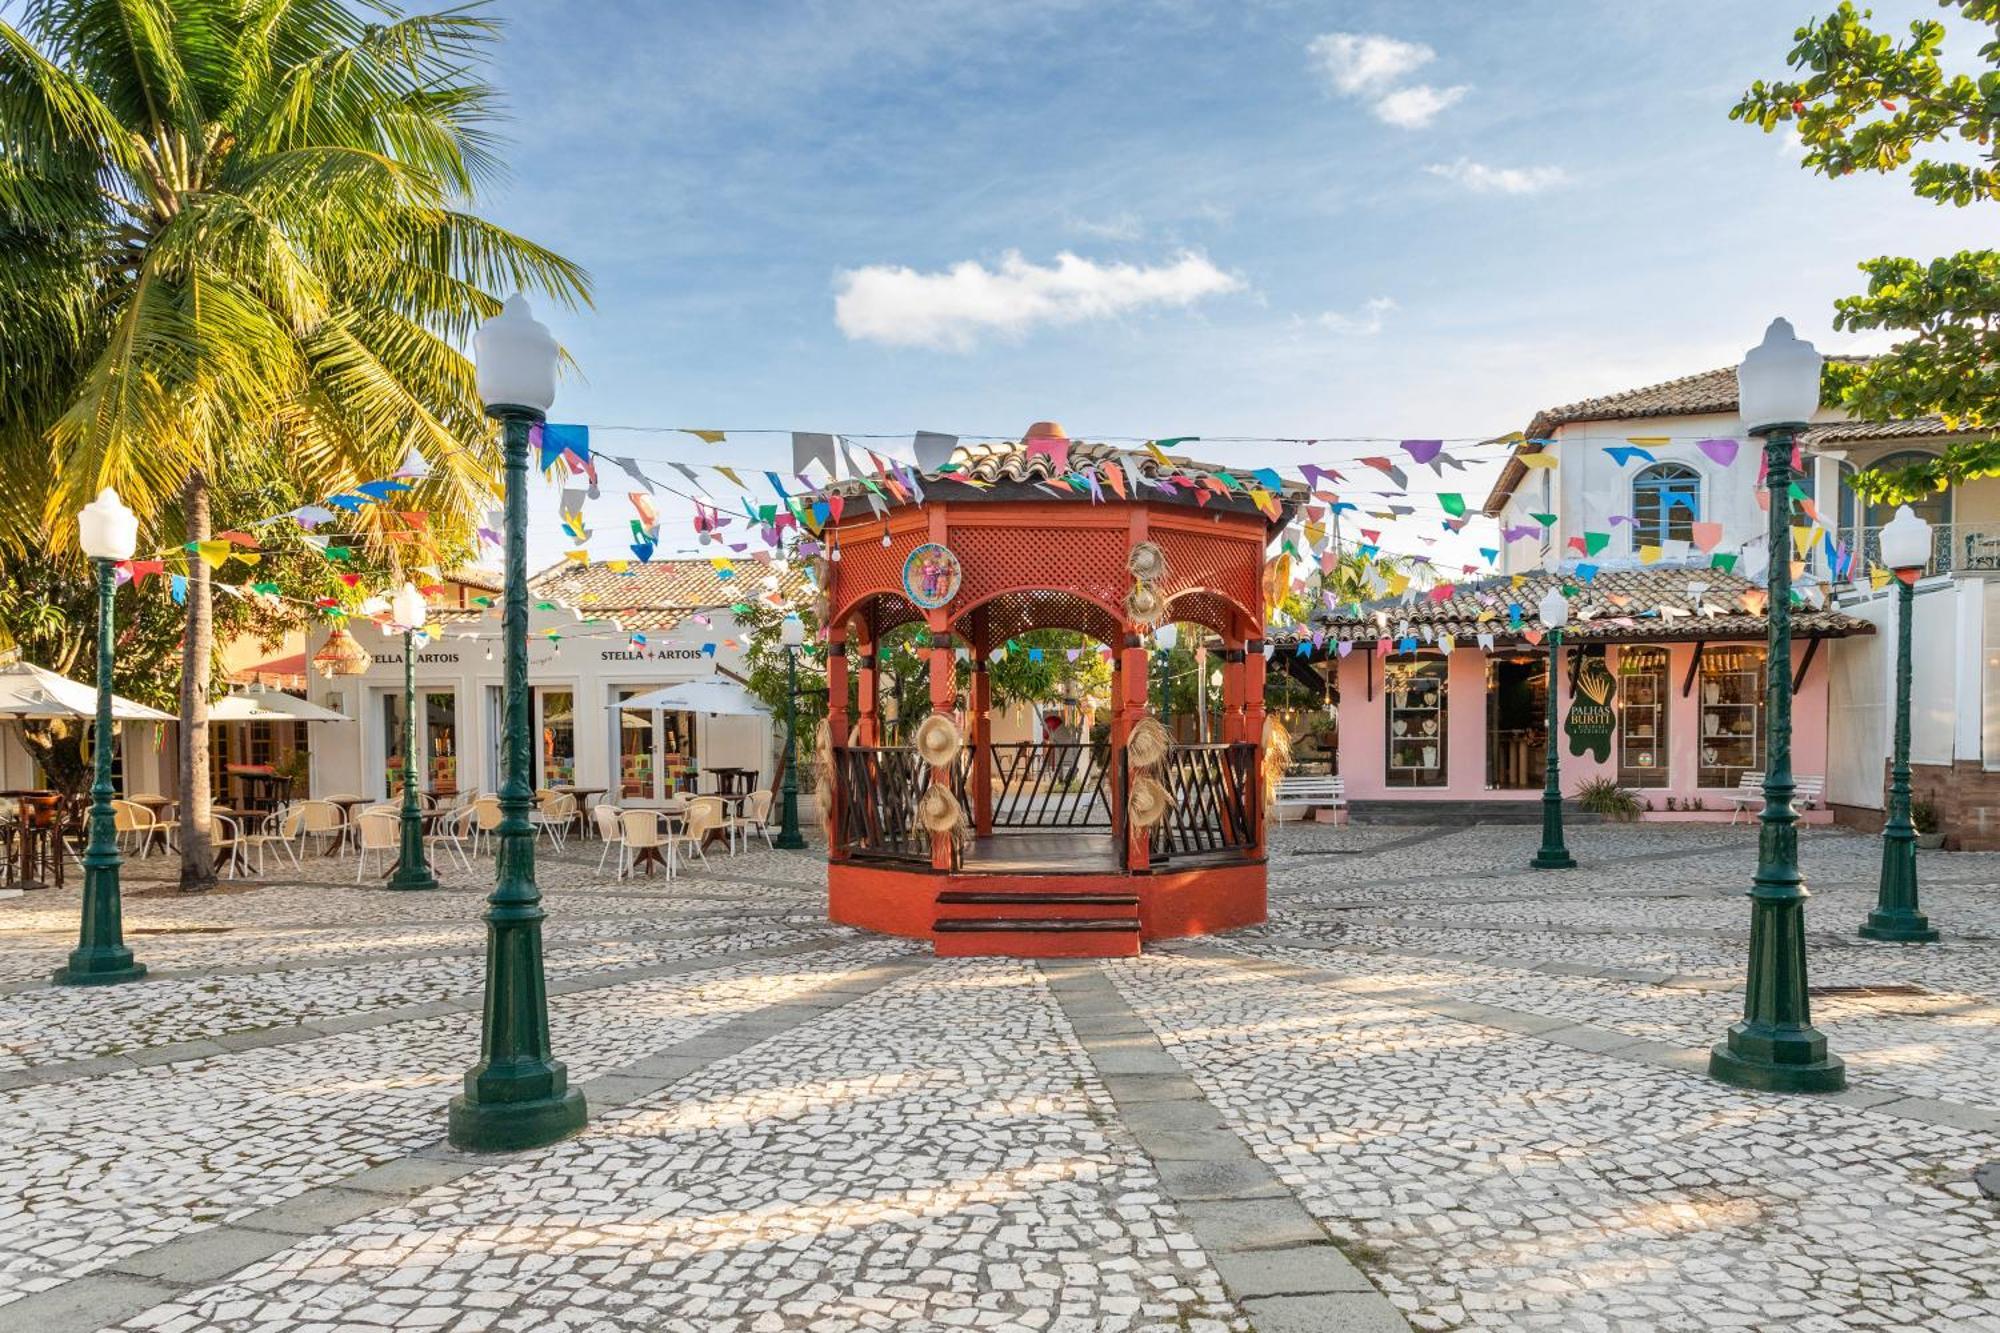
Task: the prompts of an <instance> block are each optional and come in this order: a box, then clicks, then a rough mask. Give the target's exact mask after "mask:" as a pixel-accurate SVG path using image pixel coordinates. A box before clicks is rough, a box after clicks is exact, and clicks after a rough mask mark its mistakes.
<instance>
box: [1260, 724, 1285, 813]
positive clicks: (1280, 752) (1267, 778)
mask: <svg viewBox="0 0 2000 1333" xmlns="http://www.w3.org/2000/svg"><path fill="white" fill-rule="evenodd" d="M1291 762H1292V733H1291V732H1289V731H1287V730H1285V728H1284V727H1283V725H1281V724H1280V723H1279V721H1278V719H1277V718H1275V717H1272V716H1271V715H1270V714H1268V713H1266V714H1265V715H1264V771H1263V773H1262V774H1261V776H1262V778H1263V780H1264V803H1265V804H1266V805H1271V804H1274V803H1275V802H1276V801H1277V799H1278V783H1279V782H1280V781H1281V780H1282V779H1283V778H1284V776H1285V769H1286V768H1287V767H1288V766H1290V764H1291Z"/></svg>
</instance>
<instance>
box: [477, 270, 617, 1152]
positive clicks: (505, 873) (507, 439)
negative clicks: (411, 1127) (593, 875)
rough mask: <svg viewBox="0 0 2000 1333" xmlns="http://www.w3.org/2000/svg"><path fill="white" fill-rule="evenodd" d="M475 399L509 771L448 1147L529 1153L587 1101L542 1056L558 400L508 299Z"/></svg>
mask: <svg viewBox="0 0 2000 1333" xmlns="http://www.w3.org/2000/svg"><path fill="white" fill-rule="evenodd" d="M473 354H474V358H475V360H476V361H477V363H478V372H479V373H478V384H479V397H480V401H482V402H483V403H485V405H486V411H487V414H488V415H489V416H493V417H497V418H498V419H499V421H500V430H501V448H502V456H503V459H504V461H505V464H506V478H507V498H506V505H507V534H506V536H507V574H506V594H505V596H506V610H505V614H504V616H503V618H502V622H501V623H502V636H503V638H504V639H505V641H506V666H505V682H506V694H505V715H506V719H505V728H504V730H505V743H504V753H505V764H504V772H503V776H502V778H501V784H500V827H499V829H498V830H497V832H498V841H499V848H500V854H499V862H500V875H499V882H498V884H496V885H495V886H494V889H493V892H492V894H491V895H490V896H489V897H488V898H487V899H486V904H487V906H486V1004H485V1009H484V1013H483V1016H482V1019H481V1022H480V1037H479V1063H478V1064H476V1065H474V1066H473V1067H472V1068H471V1069H469V1070H467V1071H466V1075H465V1091H464V1093H463V1094H461V1095H460V1096H457V1097H454V1098H452V1100H451V1117H450V1134H451V1142H452V1144H453V1146H454V1147H459V1148H468V1149H472V1150H474V1151H498V1150H505V1149H510V1148H533V1147H538V1146H540V1145H541V1144H544V1143H553V1142H554V1141H555V1140H557V1139H559V1138H562V1137H563V1136H565V1135H567V1134H573V1133H575V1132H576V1131H577V1130H579V1129H581V1128H583V1122H584V1120H585V1119H586V1116H587V1112H586V1111H585V1108H584V1104H583V1094H582V1093H581V1092H579V1091H577V1090H576V1089H574V1088H572V1087H570V1086H569V1073H568V1071H567V1070H566V1069H564V1068H563V1065H562V1062H561V1061H560V1060H557V1059H555V1058H554V1056H553V1055H552V1054H551V1053H550V1050H549V995H548V982H547V978H546V977H545V976H544V975H543V972H542V917H543V915H544V913H543V911H542V894H541V890H540V889H538V888H536V887H535V830H534V828H533V826H532V825H530V824H529V823H528V811H529V808H530V807H531V806H532V805H533V800H534V788H533V786H532V784H531V781H530V778H529V776H528V770H529V768H530V766H531V765H532V764H533V762H534V745H533V742H532V740H531V738H530V736H529V728H528V432H529V430H530V428H532V427H533V426H534V425H535V424H537V423H538V422H540V421H542V420H543V419H544V414H545V413H547V411H548V410H549V405H550V404H551V403H553V402H555V397H556V343H555V339H554V338H552V337H550V336H549V331H548V330H547V329H546V328H544V327H542V325H541V324H539V323H537V322H536V320H535V317H534V314H533V313H532V312H531V311H530V310H529V309H528V302H527V298H525V297H523V296H522V295H520V293H518V292H517V293H515V294H514V296H512V297H511V298H509V300H508V302H507V305H506V308H505V309H503V310H502V311H501V312H500V314H499V315H497V316H495V317H494V318H493V319H490V320H488V321H487V322H486V323H485V324H483V325H482V326H480V330H479V333H478V335H477V336H476V337H475V338H474V339H473Z"/></svg>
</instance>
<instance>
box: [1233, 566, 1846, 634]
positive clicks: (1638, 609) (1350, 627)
mask: <svg viewBox="0 0 2000 1333" xmlns="http://www.w3.org/2000/svg"><path fill="white" fill-rule="evenodd" d="M1552 586H1562V587H1573V588H1576V589H1577V590H1578V591H1577V594H1576V595H1575V596H1572V597H1571V598H1570V623H1569V626H1568V627H1567V628H1566V629H1564V631H1563V637H1564V638H1565V639H1566V640H1568V641H1570V642H1572V643H1660V642H1681V643H1684V642H1691V641H1695V640H1717V641H1720V640H1744V639H1753V640H1754V639H1762V638H1764V637H1765V635H1766V634H1768V633H1769V625H1768V622H1767V621H1766V618H1765V616H1764V614H1763V613H1762V612H1761V611H1752V610H1750V609H1749V607H1748V606H1747V605H1746V604H1745V603H1744V600H1743V594H1744V593H1746V592H1751V591H1753V590H1754V591H1755V592H1758V593H1761V592H1762V591H1763V589H1761V588H1759V587H1758V585H1756V584H1754V583H1752V582H1751V581H1750V580H1749V579H1746V578H1744V577H1743V576H1742V575H1740V574H1725V573H1723V572H1722V571H1721V570H1717V569H1697V568H1687V567H1684V566H1674V567H1662V566H1649V567H1645V568H1640V569H1619V570H1600V571H1599V572H1598V574H1597V576H1596V577H1595V578H1594V579H1592V580H1591V581H1590V582H1589V583H1580V582H1578V580H1577V579H1576V577H1575V576H1574V575H1567V574H1548V573H1541V572H1537V573H1533V574H1525V575H1522V576H1521V582H1520V586H1518V587H1516V586H1515V584H1514V580H1513V579H1512V578H1511V577H1508V578H1493V579H1485V580H1481V581H1480V582H1477V583H1461V584H1458V585H1457V586H1456V587H1454V588H1453V590H1452V593H1451V596H1449V597H1447V598H1446V599H1445V600H1443V601H1434V600H1432V599H1431V598H1429V597H1428V596H1426V595H1423V594H1419V595H1418V598H1417V600H1416V601H1414V602H1413V603H1411V604H1410V605H1408V606H1404V605H1402V604H1401V603H1400V602H1378V603H1375V604H1373V605H1370V606H1364V607H1363V608H1362V613H1361V614H1360V615H1358V616H1357V615H1355V614H1353V612H1352V610H1351V609H1347V610H1342V611H1338V612H1324V611H1322V612H1319V613H1317V614H1315V615H1314V616H1313V625H1314V627H1315V628H1319V629H1324V630H1325V631H1326V632H1327V635H1328V637H1330V638H1333V639H1353V640H1373V639H1378V638H1382V637H1385V635H1386V636H1387V637H1390V638H1395V637H1398V631H1399V630H1400V629H1401V627H1402V626H1403V625H1404V624H1406V623H1407V624H1408V625H1410V626H1411V627H1412V628H1415V627H1418V626H1427V627H1429V629H1430V630H1431V631H1432V633H1433V634H1434V635H1435V634H1438V633H1445V634H1449V635H1451V636H1452V638H1453V639H1455V640H1457V641H1458V642H1460V643H1462V644H1466V645H1470V644H1472V643H1473V642H1474V641H1475V636H1477V635H1479V634H1483V633H1491V634H1494V635H1496V636H1497V637H1498V640H1499V642H1501V643H1512V642H1515V641H1518V640H1519V639H1520V634H1519V632H1518V631H1516V630H1512V629H1510V628H1509V627H1508V621H1509V610H1508V608H1509V607H1510V606H1518V607H1520V608H1521V623H1522V628H1524V629H1537V628H1539V627H1540V624H1541V622H1540V619H1539V617H1538V613H1537V610H1536V608H1537V607H1539V606H1540V605H1541V601H1542V598H1543V596H1544V595H1545V594H1546V593H1547V592H1548V590H1549V589H1550V588H1551V587H1552ZM1661 607H1668V608H1672V609H1674V610H1676V611H1684V612H1687V613H1688V614H1686V615H1679V614H1670V615H1667V616H1662V615H1660V614H1658V610H1659V608H1661ZM1378 611H1379V612H1380V613H1381V614H1382V615H1383V616H1386V617H1387V619H1388V629H1387V630H1386V631H1385V630H1384V629H1383V628H1382V625H1381V622H1380V621H1379V620H1377V618H1376V612H1378ZM1711 611H1713V612H1715V613H1716V614H1710V612H1711ZM1482 612H1484V613H1488V618H1487V619H1486V620H1483V621H1482V620H1481V619H1480V615H1481V613H1482ZM1874 632H1875V630H1874V626H1872V625H1870V624H1869V623H1868V622H1867V621H1865V620H1860V619H1857V618H1856V617H1854V616H1850V615H1847V614H1846V613H1845V612H1841V611H1832V610H1819V611H1815V610H1811V609H1808V608H1805V607H1794V608H1793V609H1792V635H1793V637H1794V638H1798V639H1807V638H1815V637H1818V638H1836V639H1837V638H1845V637H1846V636H1848V635H1851V634H1872V633H1874ZM1272 637H1273V641H1274V642H1276V643H1277V644H1279V645H1280V646H1281V647H1284V646H1290V645H1293V644H1296V643H1297V642H1298V640H1299V638H1300V637H1302V636H1301V635H1300V634H1298V633H1295V632H1294V633H1288V634H1279V635H1273V636H1272Z"/></svg>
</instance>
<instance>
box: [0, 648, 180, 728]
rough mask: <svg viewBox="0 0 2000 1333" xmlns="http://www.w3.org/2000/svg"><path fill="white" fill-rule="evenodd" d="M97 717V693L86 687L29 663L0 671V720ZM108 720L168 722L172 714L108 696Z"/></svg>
mask: <svg viewBox="0 0 2000 1333" xmlns="http://www.w3.org/2000/svg"><path fill="white" fill-rule="evenodd" d="M96 716H97V691H96V690H94V689H92V688H91V687H90V686H88V685H84V684H81V683H80V682H77V681H74V680H71V679H70V678H69V677H68V676H58V675H57V674H56V673H55V672H53V671H45V670H43V669H42V668H41V667H38V666H35V665H33V664H32V663H29V662H15V663H12V664H11V665H9V666H4V667H0V717H11V718H20V719H27V720H32V719H35V718H51V717H77V718H94V717H96ZM111 716H112V719H113V720H114V721H118V722H172V721H173V720H174V715H173V714H172V713H162V712H161V711H160V710H159V709H157V708H148V707H146V705H144V704H141V703H134V702H132V701H131V700H130V699H127V698H124V697H123V696H121V695H116V694H114V695H112V696H111Z"/></svg>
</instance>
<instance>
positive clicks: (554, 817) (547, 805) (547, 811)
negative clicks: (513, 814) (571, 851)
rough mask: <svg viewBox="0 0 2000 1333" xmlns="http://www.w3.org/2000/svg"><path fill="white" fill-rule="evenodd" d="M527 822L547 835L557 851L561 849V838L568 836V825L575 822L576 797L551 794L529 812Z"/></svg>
mask: <svg viewBox="0 0 2000 1333" xmlns="http://www.w3.org/2000/svg"><path fill="white" fill-rule="evenodd" d="M528 822H529V823H531V824H533V825H534V826H535V827H536V828H538V829H540V830H541V831H542V832H544V833H546V834H548V835H549V842H550V843H551V844H553V845H554V847H555V849H556V850H557V851H561V850H562V849H563V839H564V838H565V837H567V836H568V834H569V830H570V825H572V824H574V823H576V797H574V796H564V795H561V794H560V793H555V794H551V795H550V796H549V797H548V799H546V800H544V801H542V802H541V803H540V804H539V805H537V806H536V808H535V809H534V810H532V811H530V812H529V814H528Z"/></svg>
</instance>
